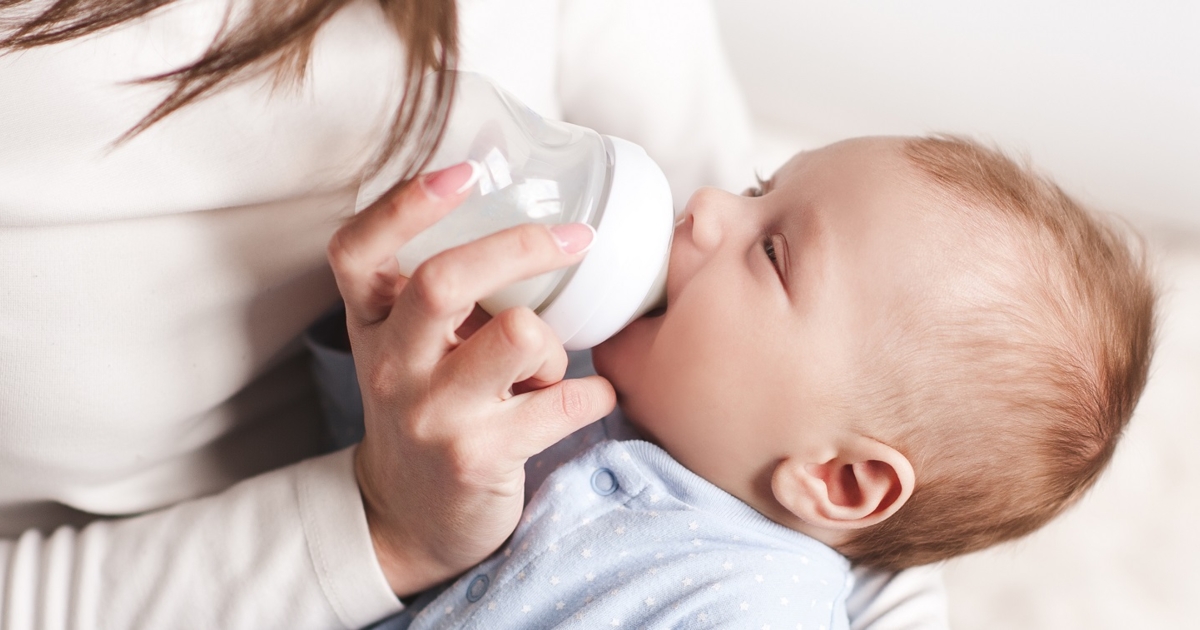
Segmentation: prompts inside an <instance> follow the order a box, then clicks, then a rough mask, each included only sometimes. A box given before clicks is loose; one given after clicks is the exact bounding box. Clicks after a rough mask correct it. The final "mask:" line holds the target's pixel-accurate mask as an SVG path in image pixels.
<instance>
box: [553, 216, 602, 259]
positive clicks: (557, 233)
mask: <svg viewBox="0 0 1200 630" xmlns="http://www.w3.org/2000/svg"><path fill="white" fill-rule="evenodd" d="M550 233H551V234H553V235H554V240H555V241H557V242H558V247H559V249H561V250H563V251H564V252H566V253H568V254H578V253H579V252H586V251H587V250H588V248H590V247H591V246H592V241H593V240H595V239H596V230H595V228H593V227H592V226H590V225H588V224H586V223H563V224H562V225H555V226H553V227H551V228H550Z"/></svg>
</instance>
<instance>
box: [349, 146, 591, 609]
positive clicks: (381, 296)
mask: <svg viewBox="0 0 1200 630" xmlns="http://www.w3.org/2000/svg"><path fill="white" fill-rule="evenodd" d="M472 176H473V172H472V167H471V165H469V164H459V165H457V166H453V167H450V168H448V169H445V170H443V171H439V172H437V173H431V174H429V175H426V176H423V177H422V178H421V179H419V180H417V181H415V182H411V183H409V184H408V185H405V186H402V187H398V188H396V189H393V190H392V191H391V192H389V193H388V194H387V195H385V196H384V197H383V198H382V199H381V200H380V201H378V202H376V203H375V204H374V205H372V206H371V207H369V208H367V209H366V210H364V211H363V212H361V213H359V214H358V215H356V216H355V217H353V218H352V219H351V220H350V221H349V222H347V223H346V224H345V225H344V226H343V227H342V228H341V229H339V230H338V232H337V233H336V234H335V235H334V236H333V239H332V240H331V241H330V244H329V260H330V263H331V264H332V265H333V271H334V274H335V276H336V277H337V283H338V288H339V289H340V290H341V293H342V297H343V299H345V301H346V313H347V328H348V330H349V333H350V344H351V347H352V348H353V350H354V360H355V367H356V369H357V371H358V375H359V383H360V387H361V388H362V394H363V408H364V411H365V421H366V436H365V437H364V439H363V441H362V444H361V445H360V446H359V448H358V452H357V459H356V472H357V476H358V484H359V488H360V489H361V491H362V497H363V503H364V506H365V507H366V513H367V523H368V525H369V526H370V530H371V538H372V541H373V542H374V545H375V553H376V556H377V557H378V559H379V563H380V565H381V567H382V568H383V572H384V574H385V575H386V576H387V579H388V583H389V584H390V585H391V587H392V590H393V591H395V592H396V594H397V595H407V594H411V593H415V592H418V591H420V590H423V589H425V588H427V587H429V586H432V585H434V584H436V583H438V582H440V581H442V580H445V579H447V578H450V577H452V576H454V575H457V574H458V573H461V572H462V571H464V570H466V569H467V568H468V567H470V566H472V565H474V564H476V563H478V562H479V561H481V560H483V559H484V558H486V557H487V556H488V555H490V554H491V553H492V552H493V551H495V550H496V549H497V548H498V547H499V546H500V544H501V543H503V542H504V540H505V539H506V538H507V537H508V536H509V534H511V533H512V531H513V529H514V528H515V527H516V525H517V520H518V519H519V517H520V515H521V510H522V507H523V506H524V500H523V491H524V474H525V473H524V465H525V461H526V460H527V459H528V458H529V457H531V456H533V455H535V454H537V453H539V452H541V451H542V450H543V449H545V448H546V447H548V446H550V445H551V444H553V443H554V442H556V441H558V440H559V439H560V438H562V437H564V436H566V435H568V434H570V433H571V432H573V431H575V430H576V429H578V428H580V427H582V426H584V425H586V424H588V423H590V422H593V421H594V420H596V419H598V418H600V417H602V416H603V415H604V414H606V413H608V412H609V411H611V410H612V408H613V405H614V404H615V394H614V392H613V390H612V386H611V385H609V383H608V381H606V380H604V379H603V378H600V377H598V376H597V377H589V378H585V379H577V380H566V381H564V380H562V378H563V374H564V372H565V370H566V365H567V357H566V353H565V352H564V351H563V348H562V345H561V344H560V342H559V340H558V339H557V338H556V337H555V335H554V333H553V332H552V331H551V330H550V328H549V327H548V326H547V325H546V324H545V323H544V322H542V321H541V320H540V319H538V317H537V316H536V315H534V313H533V311H531V310H529V309H527V308H514V309H510V310H508V311H505V312H503V313H500V314H499V315H497V316H496V317H495V318H493V319H491V320H490V321H488V322H486V323H485V324H483V325H482V327H480V328H479V329H478V330H477V331H476V332H474V333H473V334H471V335H470V336H469V337H468V338H467V339H465V340H463V339H461V338H460V337H458V336H457V335H456V334H455V333H456V331H457V330H459V328H460V326H462V325H463V324H464V322H466V321H467V319H468V317H469V316H470V315H471V313H472V310H473V309H474V307H475V303H476V301H478V300H480V299H482V298H483V297H485V296H487V295H488V294H490V293H492V292H494V291H496V290H498V289H500V288H502V287H504V286H506V285H508V284H510V283H512V282H514V281H516V280H519V279H523V278H527V277H531V276H534V275H537V274H539V273H543V272H546V271H549V270H551V269H555V268H558V267H563V266H566V265H570V264H573V263H576V262H578V261H579V260H580V259H582V258H583V251H584V250H585V249H586V248H587V246H588V245H589V244H590V242H591V238H592V231H591V229H590V228H588V227H587V226H584V225H578V224H571V225H563V226H556V227H555V228H553V229H551V228H548V227H547V226H544V225H536V224H530V225H524V226H520V227H516V228H512V229H510V230H506V231H503V232H500V233H497V234H494V235H492V236H488V237H485V238H483V239H480V240H478V241H475V242H473V243H469V244H467V245H464V246H462V247H458V248H455V249H452V250H448V251H446V252H443V253H442V254H439V255H437V256H434V257H433V258H431V259H429V260H428V261H426V262H425V263H424V264H423V265H421V266H420V267H419V268H417V270H416V272H415V273H414V274H413V277H412V279H411V280H408V279H405V278H403V277H402V276H400V273H399V268H398V265H397V262H396V258H395V253H396V250H398V249H399V248H400V247H401V246H402V245H403V244H404V243H405V242H407V241H408V240H409V239H410V238H412V237H413V236H414V235H415V234H417V233H418V232H419V231H421V230H422V229H424V228H425V227H427V226H429V225H431V224H433V223H434V222H435V221H437V220H438V219H440V218H441V217H442V216H444V215H445V214H446V213H448V212H449V211H450V210H451V209H453V208H454V207H455V206H457V205H458V204H459V203H460V202H461V201H462V200H463V199H464V198H465V197H466V193H465V192H464V189H466V188H468V187H469V186H468V185H469V184H470V183H471V181H472ZM517 383H522V384H523V387H521V388H519V390H518V391H525V393H520V394H517V395H513V394H512V387H513V385H514V384H517ZM526 390H527V391H526Z"/></svg>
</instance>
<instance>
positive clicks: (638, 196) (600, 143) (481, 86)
mask: <svg viewBox="0 0 1200 630" xmlns="http://www.w3.org/2000/svg"><path fill="white" fill-rule="evenodd" d="M454 78H455V80H456V81H457V86H456V88H457V92H456V94H455V98H454V105H453V107H452V109H451V111H450V118H449V121H448V123H447V127H446V132H445V135H444V137H443V138H442V142H441V144H440V145H439V147H438V150H437V152H436V153H435V154H434V156H433V159H432V161H431V162H430V164H429V166H428V169H427V170H430V171H433V170H438V169H441V168H445V167H448V166H452V165H454V164H458V163H460V162H463V161H465V160H473V161H475V162H476V163H477V167H476V169H477V172H478V174H479V178H478V180H477V181H476V183H475V184H474V186H473V188H472V190H471V193H470V195H469V196H468V197H467V199H466V200H465V201H463V203H462V205H461V206H459V207H458V208H456V209H455V210H453V211H452V212H451V213H450V214H449V215H447V216H446V217H444V218H443V219H442V220H441V221H438V222H437V223H436V224H434V225H433V226H431V227H429V228H428V229H426V230H425V231H423V232H421V233H420V234H418V235H417V236H416V237H415V238H413V239H412V240H411V241H410V242H408V243H407V244H406V245H405V246H404V247H402V248H401V249H400V250H399V251H398V252H397V253H396V258H397V259H398V260H399V261H400V271H401V273H403V274H405V275H411V274H412V272H413V270H415V269H416V268H417V266H418V265H420V264H421V263H422V262H424V261H425V260H426V259H427V258H429V257H431V256H433V255H434V254H437V253H438V252H441V251H443V250H445V249H449V248H451V247H455V246H457V245H461V244H464V243H467V242H469V241H473V240H475V239H478V238H480V237H482V236H486V235H488V234H491V233H494V232H498V231H500V230H503V229H505V228H509V227H513V226H516V225H520V224H522V223H529V222H536V223H546V224H558V223H575V222H578V223H587V224H589V225H591V226H592V227H593V228H594V229H595V230H596V236H595V238H594V239H593V241H592V246H591V249H589V250H588V253H587V254H586V257H585V258H584V259H583V261H582V262H579V263H578V264H576V265H574V266H572V267H568V268H565V269H558V270H555V271H551V272H549V273H545V274H542V275H540V276H536V277H534V278H530V279H528V280H524V281H521V282H518V283H516V284H513V285H511V286H509V287H507V288H505V289H502V290H500V291H499V292H497V293H495V294H493V295H490V296H488V297H487V298H486V299H484V300H482V301H481V302H480V306H482V307H483V309H484V310H486V311H487V312H489V313H492V314H496V313H499V312H500V311H503V310H504V309H507V308H511V307H513V306H521V305H524V306H528V307H529V308H531V309H533V311H534V312H536V313H537V314H538V316H540V317H541V318H542V320H543V321H545V322H546V323H547V324H549V325H550V328H551V329H553V330H554V332H555V333H556V334H557V335H558V338H559V339H560V340H561V341H562V342H563V345H564V346H566V348H567V349H568V350H582V349H584V348H590V347H592V346H594V345H596V344H598V343H600V342H601V341H604V340H605V339H607V338H609V337H611V336H612V335H613V334H615V333H616V332H617V331H618V330H620V329H621V328H623V327H624V326H625V325H626V324H628V323H629V322H630V321H632V320H634V319H636V318H637V317H640V316H642V315H643V314H645V313H646V312H647V311H649V310H651V309H653V308H655V307H657V306H660V305H661V304H662V303H663V302H664V300H665V285H666V275H667V258H668V253H669V250H670V246H671V235H672V232H673V229H674V223H675V217H674V212H673V210H672V205H671V191H670V188H669V187H668V185H667V179H666V177H665V176H664V175H663V172H662V170H661V169H659V167H658V165H657V164H655V163H654V161H653V160H651V159H650V157H649V156H647V155H646V152H645V151H644V150H642V148H641V147H639V146H638V145H636V144H633V143H632V142H627V141H625V140H621V139H620V138H614V137H611V136H603V135H600V134H598V133H596V132H595V131H592V130H591V129H587V128H584V127H579V126H577V125H571V124H568V123H564V122H559V121H554V120H546V119H544V118H542V117H541V116H539V115H537V114H536V113H534V112H533V111H532V110H530V109H529V108H528V107H526V106H525V105H523V104H522V103H520V102H519V101H517V100H516V99H515V98H513V96H512V95H510V94H508V93H507V92H505V91H504V90H502V89H500V88H499V87H498V86H496V85H495V84H493V83H492V82H491V81H489V80H488V79H486V78H485V77H483V76H482V75H478V74H472V73H467V72H457V73H454Z"/></svg>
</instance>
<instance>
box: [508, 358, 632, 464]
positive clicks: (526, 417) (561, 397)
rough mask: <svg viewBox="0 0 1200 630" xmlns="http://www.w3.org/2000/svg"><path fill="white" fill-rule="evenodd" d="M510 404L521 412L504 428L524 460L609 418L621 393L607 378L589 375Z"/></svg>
mask: <svg viewBox="0 0 1200 630" xmlns="http://www.w3.org/2000/svg"><path fill="white" fill-rule="evenodd" d="M506 404H513V405H516V406H517V410H516V411H514V412H513V413H510V414H508V417H511V418H514V420H513V423H512V424H508V425H505V426H504V427H503V430H504V436H505V441H509V442H510V444H509V447H510V448H512V449H513V450H514V455H516V456H517V457H520V458H521V459H522V460H524V459H528V458H530V457H533V456H534V455H537V454H538V453H540V452H542V451H544V450H546V449H547V448H549V447H550V446H551V445H553V444H554V443H555V442H558V441H559V440H561V439H562V438H564V437H566V436H568V435H570V434H572V433H574V432H575V431H577V430H579V429H580V428H582V427H584V426H587V425H588V424H591V423H592V422H595V421H596V420H599V419H600V418H603V417H604V416H606V415H608V414H609V413H610V412H611V411H612V410H613V407H615V406H616V404H617V394H616V392H615V391H614V390H613V387H612V384H611V383H609V382H608V380H607V379H605V378H604V377H602V376H588V377H584V378H572V379H567V380H565V381H559V382H558V383H555V384H554V385H551V386H549V387H546V388H544V389H539V390H537V391H533V392H529V393H527V394H522V395H520V396H516V397H514V398H512V399H511V400H509V401H508V402H507V403H506Z"/></svg>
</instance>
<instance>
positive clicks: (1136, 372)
mask: <svg viewBox="0 0 1200 630" xmlns="http://www.w3.org/2000/svg"><path fill="white" fill-rule="evenodd" d="M902 153H903V155H904V158H905V160H906V162H908V163H909V164H910V165H911V166H912V167H915V171H916V172H917V173H919V174H920V177H921V178H923V179H924V180H926V184H927V186H926V187H927V188H928V189H929V190H930V191H931V196H930V197H929V202H930V206H931V207H936V208H938V210H937V211H944V212H947V211H948V215H949V223H950V224H951V225H953V226H955V229H959V230H961V231H962V232H961V236H963V237H964V238H966V239H967V240H968V242H969V243H970V245H969V246H970V247H971V248H972V250H971V252H970V253H971V256H972V257H973V258H974V259H975V260H976V262H974V263H967V264H964V265H963V267H962V268H960V269H955V270H953V271H952V274H953V275H955V277H956V278H957V284H956V285H955V286H957V287H959V290H958V294H957V295H951V296H949V297H945V296H943V299H942V300H941V301H940V302H938V303H937V304H934V305H929V304H925V305H923V307H921V308H912V309H900V310H901V311H904V312H906V314H905V313H901V314H898V315H897V316H896V318H895V321H893V322H891V323H890V324H889V326H888V327H887V329H888V332H887V333H884V334H882V335H881V336H880V338H879V340H878V341H877V342H876V343H875V344H873V345H874V346H875V347H873V348H872V352H873V354H874V355H875V356H877V357H882V358H881V359H880V360H879V361H878V362H877V363H875V365H874V366H873V367H872V368H871V369H870V370H869V371H868V372H867V373H866V374H867V375H866V376H865V377H864V378H863V382H862V383H860V384H861V385H862V386H863V387H864V388H865V390H866V391H867V392H868V394H874V395H868V396H865V397H862V398H866V399H871V400H873V401H874V402H872V403H869V404H867V405H866V406H865V407H863V408H860V409H856V410H855V414H856V415H857V416H858V417H860V418H862V419H863V420H864V427H866V428H865V430H867V431H869V432H874V433H875V436H876V437H877V438H878V439H880V440H882V441H884V442H887V443H889V444H892V445H893V446H895V447H897V448H899V449H900V450H901V451H902V452H904V453H905V454H906V455H907V456H908V457H909V459H910V460H911V461H912V463H913V465H914V469H915V470H916V474H917V480H916V487H915V490H914V492H913V494H912V497H911V498H910V499H909V501H908V502H907V503H906V504H905V505H904V506H903V507H902V508H901V509H900V510H899V511H898V512H897V513H896V514H894V515H893V516H892V517H891V518H889V519H887V520H885V521H883V522H882V523H880V524H878V525H876V526H873V527H870V528H866V529H864V530H861V531H860V532H858V533H857V535H855V536H854V537H853V538H852V539H851V540H850V541H849V542H847V543H846V544H844V545H842V546H841V547H840V550H841V551H842V553H844V554H846V555H847V556H848V557H850V558H851V559H852V560H854V561H856V562H860V563H864V564H870V565H874V566H880V567H884V568H890V569H899V568H903V567H908V566H913V565H918V564H925V563H929V562H934V561H938V560H942V559H945V558H948V557H951V556H955V555H959V554H963V553H967V552H970V551H974V550H977V549H982V548H984V547H988V546H991V545H993V544H996V543H998V542H1001V541H1004V540H1008V539H1012V538H1016V537H1018V536H1022V535H1025V534H1027V533H1029V532H1031V531H1033V530H1035V529H1037V528H1038V527H1041V526H1042V525H1043V524H1045V523H1046V522H1047V521H1049V520H1050V519H1051V518H1053V517H1054V516H1056V515H1057V514H1059V513H1060V512H1062V510H1063V509H1064V508H1066V507H1067V506H1068V505H1071V504H1072V503H1073V502H1074V501H1075V500H1077V499H1078V498H1079V497H1080V495H1081V494H1082V493H1083V492H1084V491H1085V490H1087V489H1088V488H1089V487H1091V486H1092V484H1093V483H1094V482H1095V480H1096V478H1097V476H1098V475H1099V474H1100V472H1101V470H1103V468H1104V467H1105V465H1106V464H1107V463H1108V461H1109V460H1110V459H1111V457H1112V454H1113V450H1114V448H1115V446H1116V443H1117V439H1118V438H1119V437H1120V434H1121V432H1122V430H1123V428H1124V427H1125V425H1126V424H1127V423H1128V421H1129V418H1130V416H1131V415H1132V413H1133V409H1134V405H1135V404H1136V403H1137V400H1138V397H1139V396H1140V395H1141V392H1142V389H1143V387H1144V385H1145V382H1146V375H1147V372H1148V369H1149V363H1150V355H1151V351H1152V346H1153V341H1152V340H1153V331H1154V314H1153V312H1154V300H1155V297H1154V290H1153V284H1152V282H1151V280H1150V278H1149V275H1148V273H1147V270H1146V264H1145V261H1144V255H1143V254H1142V253H1141V248H1140V247H1133V245H1134V243H1133V242H1131V239H1130V238H1129V231H1128V230H1120V229H1116V228H1115V227H1114V226H1112V225H1110V224H1107V223H1105V222H1102V221H1100V220H1099V219H1098V218H1097V217H1095V216H1093V215H1091V214H1089V213H1088V212H1086V211H1085V210H1083V209H1082V208H1081V207H1080V206H1079V205H1078V204H1077V203H1076V202H1075V201H1074V200H1072V199H1071V198H1070V197H1068V196H1067V195H1066V194H1064V193H1063V191H1062V190H1061V189H1059V187H1058V186H1056V185H1055V184H1054V183H1052V182H1050V181H1049V180H1047V179H1045V178H1043V177H1040V176H1038V175H1036V174H1035V173H1033V172H1031V171H1030V169H1028V168H1026V167H1023V166H1021V165H1019V164H1017V163H1015V162H1014V161H1013V160H1011V159H1009V158H1007V157H1006V156H1004V155H1003V154H1002V153H1000V152H998V151H995V150H992V149H989V148H986V147H983V146H980V145H979V144H977V143H975V142H972V141H969V140H965V139H962V138H957V137H945V136H941V137H932V138H915V139H909V140H906V141H905V142H904V143H903V148H902ZM930 311H933V312H932V313H931V312H930ZM860 399H861V398H860Z"/></svg>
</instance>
